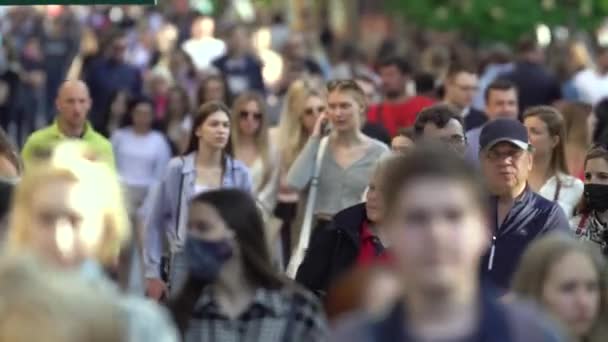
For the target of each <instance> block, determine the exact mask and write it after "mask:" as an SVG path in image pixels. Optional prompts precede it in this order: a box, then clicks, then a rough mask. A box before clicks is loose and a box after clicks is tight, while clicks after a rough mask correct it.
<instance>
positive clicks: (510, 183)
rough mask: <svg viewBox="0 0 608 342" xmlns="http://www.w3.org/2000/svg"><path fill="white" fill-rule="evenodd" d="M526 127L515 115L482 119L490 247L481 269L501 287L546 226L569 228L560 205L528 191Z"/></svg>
mask: <svg viewBox="0 0 608 342" xmlns="http://www.w3.org/2000/svg"><path fill="white" fill-rule="evenodd" d="M529 140H530V139H529V137H528V131H527V129H526V127H525V126H524V125H523V124H522V123H520V122H519V121H517V120H514V119H496V120H494V121H491V122H489V123H487V124H486V125H484V127H483V130H482V131H481V136H480V146H481V149H480V151H479V159H480V161H481V169H482V172H483V179H484V181H485V184H486V186H487V188H488V190H489V193H490V198H489V202H488V204H489V210H488V214H487V215H488V216H487V217H488V218H489V220H490V222H489V227H490V232H491V237H490V239H489V242H490V249H489V250H488V252H487V253H486V255H485V257H484V259H483V261H482V264H481V268H482V274H483V275H484V277H485V279H486V280H488V281H489V283H490V284H491V285H493V286H495V287H496V288H497V289H498V290H499V291H505V290H508V289H509V286H510V285H511V278H512V276H513V273H514V272H515V270H516V267H517V264H518V262H519V258H520V257H521V255H522V254H523V252H524V251H525V250H526V248H527V247H528V246H529V245H530V243H531V242H532V241H533V240H534V239H536V238H538V237H540V236H543V235H545V234H547V233H549V232H554V231H561V232H566V231H568V228H569V224H568V219H567V218H566V214H565V213H564V211H563V210H562V208H561V207H560V206H559V204H557V203H554V202H552V201H550V200H548V199H546V198H544V197H542V196H541V195H539V194H537V193H535V192H534V191H532V189H531V188H530V186H529V185H528V179H529V177H530V172H531V171H532V166H533V155H532V153H533V147H532V145H531V144H530V142H529Z"/></svg>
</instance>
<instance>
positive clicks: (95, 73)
mask: <svg viewBox="0 0 608 342" xmlns="http://www.w3.org/2000/svg"><path fill="white" fill-rule="evenodd" d="M105 49H106V50H105V51H104V52H105V54H104V55H103V56H101V57H100V58H97V59H95V60H94V61H92V62H91V65H89V66H88V68H87V69H86V70H85V73H84V75H83V79H84V80H85V82H86V84H87V86H88V87H89V89H90V90H91V96H92V98H93V105H92V108H91V122H93V124H94V125H95V127H98V123H99V122H103V121H104V118H105V116H106V115H108V113H102V112H101V110H102V109H103V107H104V106H105V104H106V103H108V100H109V98H110V95H111V94H112V93H114V92H115V91H116V90H125V91H127V92H128V93H129V95H131V96H137V95H141V93H142V91H143V88H142V87H143V84H142V77H141V74H140V71H139V70H138V69H137V68H136V67H134V66H132V65H130V64H128V63H127V62H126V61H125V56H126V50H127V38H126V36H125V35H124V34H123V33H120V32H118V33H116V34H114V35H112V36H111V37H110V38H109V39H108V44H107V46H106V47H105Z"/></svg>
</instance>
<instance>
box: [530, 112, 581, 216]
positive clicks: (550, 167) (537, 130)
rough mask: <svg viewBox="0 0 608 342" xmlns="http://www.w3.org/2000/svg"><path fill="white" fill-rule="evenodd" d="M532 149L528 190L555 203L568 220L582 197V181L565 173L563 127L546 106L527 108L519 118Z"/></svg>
mask: <svg viewBox="0 0 608 342" xmlns="http://www.w3.org/2000/svg"><path fill="white" fill-rule="evenodd" d="M523 119H524V125H525V126H526V128H527V129H528V136H529V137H530V144H531V145H532V147H534V152H533V153H532V154H533V156H534V161H533V166H532V171H531V172H530V177H529V179H528V184H529V185H530V188H531V189H532V190H533V191H535V192H537V193H538V194H539V195H541V196H543V197H545V198H546V199H548V200H551V201H554V202H557V203H558V204H559V205H560V206H561V207H562V209H563V210H564V213H565V214H566V216H567V217H568V218H570V217H572V215H574V208H575V207H576V205H577V204H578V202H579V201H580V200H581V197H582V196H583V182H582V181H581V180H580V179H578V178H576V177H573V176H570V174H569V172H568V166H567V165H566V154H565V150H564V144H565V140H566V126H565V125H564V119H563V117H562V115H561V113H560V112H558V111H557V110H556V109H555V108H553V107H549V106H537V107H530V108H528V110H526V111H525V113H524V115H523Z"/></svg>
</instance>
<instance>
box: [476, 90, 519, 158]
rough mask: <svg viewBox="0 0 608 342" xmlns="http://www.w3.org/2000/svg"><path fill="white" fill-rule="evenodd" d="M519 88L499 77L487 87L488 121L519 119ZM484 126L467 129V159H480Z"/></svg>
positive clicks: (486, 111)
mask: <svg viewBox="0 0 608 342" xmlns="http://www.w3.org/2000/svg"><path fill="white" fill-rule="evenodd" d="M517 92H518V90H517V88H516V86H515V84H514V83H511V82H509V81H506V80H502V79H498V80H496V81H494V82H492V83H490V85H488V87H487V88H486V93H485V99H486V110H485V113H486V116H487V118H488V121H493V120H496V119H498V118H508V119H512V120H517V117H518V115H519V104H518V100H517ZM482 128H483V126H481V127H477V128H473V129H472V130H469V131H467V144H468V145H467V152H466V156H467V159H469V160H471V161H473V162H475V163H477V162H478V161H479V136H480V134H481V130H482Z"/></svg>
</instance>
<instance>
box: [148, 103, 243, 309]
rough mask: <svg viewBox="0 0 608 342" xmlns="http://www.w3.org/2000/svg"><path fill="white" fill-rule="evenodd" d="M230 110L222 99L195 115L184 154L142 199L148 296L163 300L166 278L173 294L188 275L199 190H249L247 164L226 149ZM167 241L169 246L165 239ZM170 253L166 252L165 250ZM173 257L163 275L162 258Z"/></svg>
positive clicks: (172, 162)
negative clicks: (191, 214)
mask: <svg viewBox="0 0 608 342" xmlns="http://www.w3.org/2000/svg"><path fill="white" fill-rule="evenodd" d="M230 130H231V129H230V111H229V110H228V108H227V107H226V106H225V105H224V104H222V103H220V102H209V103H206V104H204V105H203V106H201V107H200V108H199V110H198V111H197V112H196V114H195V115H194V118H193V125H192V130H191V133H190V139H189V144H188V147H187V149H186V151H185V153H184V154H183V155H182V156H179V157H175V158H173V159H171V161H170V162H169V165H168V167H167V169H166V170H165V173H164V175H163V177H162V178H161V181H160V182H159V184H158V185H157V186H156V187H155V188H154V189H152V190H151V191H150V194H149V195H148V198H147V199H146V203H145V204H144V210H143V216H144V224H145V228H146V235H145V242H144V243H145V250H146V255H145V258H144V259H145V269H146V279H147V289H148V295H149V296H151V297H152V298H155V299H160V298H161V297H163V296H164V295H165V294H167V287H166V285H165V281H168V285H169V287H170V289H171V290H172V291H171V293H174V291H175V290H179V288H180V286H181V285H182V284H183V281H184V280H185V276H186V266H185V260H184V257H183V246H184V243H185V235H186V225H187V222H186V221H187V214H188V208H187V203H188V202H189V201H190V199H191V198H192V197H194V196H196V195H197V194H200V193H203V192H206V191H209V190H214V189H218V188H238V189H241V190H244V191H248V192H251V191H252V185H251V183H252V182H251V175H250V174H249V170H248V169H247V167H246V166H245V165H244V164H243V163H241V162H239V161H237V160H234V159H233V158H232V157H231V156H230V155H229V154H228V153H227V147H228V144H229V141H230ZM165 238H166V239H167V240H168V247H169V250H168V251H164V250H163V240H164V239H165ZM165 252H166V253H165ZM164 254H168V255H169V256H170V258H169V259H168V260H167V261H168V262H166V263H165V264H166V265H168V269H166V271H168V272H166V273H167V274H165V277H164V278H166V279H164V280H162V278H161V257H162V256H163V255H164Z"/></svg>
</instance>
